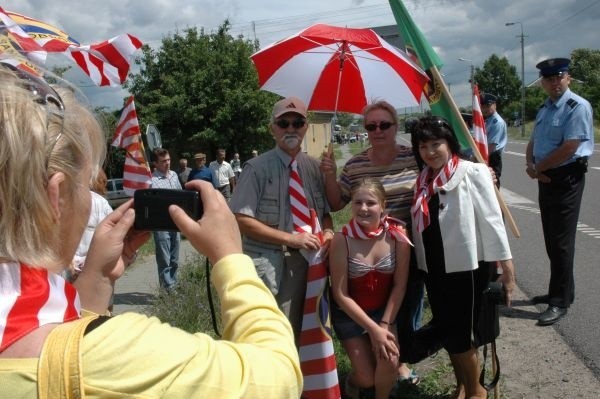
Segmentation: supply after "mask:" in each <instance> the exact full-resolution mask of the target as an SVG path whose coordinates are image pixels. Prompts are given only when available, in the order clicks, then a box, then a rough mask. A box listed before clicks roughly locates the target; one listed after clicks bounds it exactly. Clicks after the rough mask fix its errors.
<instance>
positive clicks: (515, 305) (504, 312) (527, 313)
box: [500, 300, 540, 320]
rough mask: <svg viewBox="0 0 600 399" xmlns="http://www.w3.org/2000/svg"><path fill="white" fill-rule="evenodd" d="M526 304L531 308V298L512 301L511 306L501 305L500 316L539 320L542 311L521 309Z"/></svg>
mask: <svg viewBox="0 0 600 399" xmlns="http://www.w3.org/2000/svg"><path fill="white" fill-rule="evenodd" d="M525 306H527V307H529V308H531V306H532V304H531V302H530V301H529V300H517V301H512V306H511V307H510V308H507V307H506V306H500V316H504V317H512V318H520V319H528V320H537V318H538V317H540V313H539V312H538V311H537V310H534V311H532V310H527V309H519V308H520V307H525Z"/></svg>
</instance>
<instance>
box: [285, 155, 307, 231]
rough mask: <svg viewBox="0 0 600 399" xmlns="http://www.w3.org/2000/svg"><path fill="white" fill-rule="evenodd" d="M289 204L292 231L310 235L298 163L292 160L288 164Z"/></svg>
mask: <svg viewBox="0 0 600 399" xmlns="http://www.w3.org/2000/svg"><path fill="white" fill-rule="evenodd" d="M290 168H291V171H290V189H289V191H290V204H291V206H292V221H293V223H294V230H295V231H297V232H299V233H305V232H306V233H311V228H310V212H309V211H308V201H307V200H306V195H305V194H304V188H303V186H302V179H301V178H300V174H299V173H298V162H297V161H296V159H295V158H294V159H292V162H290Z"/></svg>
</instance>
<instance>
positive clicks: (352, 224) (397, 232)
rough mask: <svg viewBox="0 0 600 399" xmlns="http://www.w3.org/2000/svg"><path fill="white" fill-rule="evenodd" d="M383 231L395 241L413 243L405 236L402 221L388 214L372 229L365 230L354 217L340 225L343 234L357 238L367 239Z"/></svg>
mask: <svg viewBox="0 0 600 399" xmlns="http://www.w3.org/2000/svg"><path fill="white" fill-rule="evenodd" d="M384 232H385V233H387V234H389V235H390V236H391V237H392V238H393V239H395V240H396V241H399V242H405V243H407V244H409V245H411V246H412V245H413V244H412V242H410V239H409V238H408V237H407V236H406V233H405V229H404V222H403V221H401V220H399V219H396V218H393V217H390V216H383V217H382V218H381V221H380V223H379V227H378V228H377V230H374V231H365V230H364V229H363V228H362V226H361V225H359V224H358V222H357V221H356V220H355V219H354V218H352V219H350V221H349V222H348V223H347V224H345V225H344V227H342V234H343V235H345V236H347V237H350V238H356V239H359V240H369V239H371V238H375V237H379V236H380V235H381V234H383V233H384Z"/></svg>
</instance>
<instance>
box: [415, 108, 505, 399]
mask: <svg viewBox="0 0 600 399" xmlns="http://www.w3.org/2000/svg"><path fill="white" fill-rule="evenodd" d="M411 141H412V146H413V152H414V153H415V156H416V158H417V162H418V163H419V166H420V167H421V168H422V171H421V173H420V175H419V177H418V178H417V183H416V185H415V195H414V199H413V206H412V209H411V213H412V219H413V223H412V231H413V239H414V241H415V254H416V257H417V263H418V265H419V268H420V269H421V270H424V271H425V272H427V273H426V277H425V285H426V286H427V296H428V297H429V304H430V306H431V312H432V314H433V323H434V325H435V327H436V328H437V329H438V331H439V335H440V337H441V338H442V345H443V347H444V349H446V351H447V352H448V353H449V354H450V360H451V362H452V366H453V368H454V374H455V376H456V380H457V390H456V392H455V394H454V396H453V398H461V399H462V398H486V397H487V393H486V391H485V389H484V388H483V386H481V384H480V383H479V362H478V359H477V347H478V346H480V345H482V344H485V343H487V342H484V340H485V339H489V338H483V337H482V331H481V330H480V329H479V327H478V325H479V323H480V322H481V320H480V319H481V317H480V316H481V315H482V314H483V313H482V312H481V308H480V304H481V297H482V293H483V290H484V288H485V286H486V285H487V283H488V281H490V279H491V276H492V270H491V264H490V263H489V262H494V261H497V260H500V263H501V265H502V269H503V273H502V275H501V277H500V279H501V281H502V282H503V283H504V288H505V292H506V296H507V299H506V300H507V304H508V305H510V297H511V292H512V290H513V287H514V284H515V281H514V270H513V264H512V260H511V253H510V248H509V246H508V239H507V237H506V230H505V228H504V223H503V221H502V213H501V211H500V206H499V205H498V201H497V200H496V196H495V193H494V185H493V184H494V183H493V181H492V176H491V174H490V172H489V170H488V167H487V166H486V165H484V164H476V163H472V162H469V161H465V160H463V159H460V158H459V155H458V154H459V151H460V146H459V144H458V141H457V139H456V137H455V136H454V132H453V130H452V128H451V127H450V126H449V125H448V123H447V122H446V121H445V120H444V119H442V118H439V117H435V116H432V117H425V118H421V120H420V121H419V123H418V124H417V125H416V127H415V129H414V130H413V132H412V138H411ZM488 342H489V341H488Z"/></svg>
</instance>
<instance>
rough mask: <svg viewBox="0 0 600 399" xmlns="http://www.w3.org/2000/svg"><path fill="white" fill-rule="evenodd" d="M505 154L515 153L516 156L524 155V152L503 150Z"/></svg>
mask: <svg viewBox="0 0 600 399" xmlns="http://www.w3.org/2000/svg"><path fill="white" fill-rule="evenodd" d="M504 153H505V154H510V155H516V156H518V157H524V156H525V154H523V153H521V152H514V151H504Z"/></svg>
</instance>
